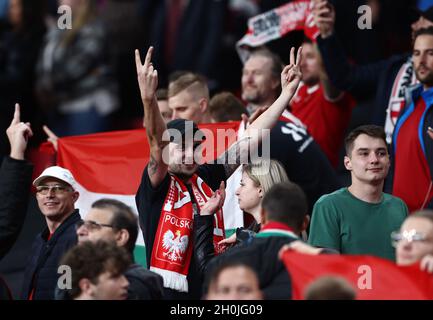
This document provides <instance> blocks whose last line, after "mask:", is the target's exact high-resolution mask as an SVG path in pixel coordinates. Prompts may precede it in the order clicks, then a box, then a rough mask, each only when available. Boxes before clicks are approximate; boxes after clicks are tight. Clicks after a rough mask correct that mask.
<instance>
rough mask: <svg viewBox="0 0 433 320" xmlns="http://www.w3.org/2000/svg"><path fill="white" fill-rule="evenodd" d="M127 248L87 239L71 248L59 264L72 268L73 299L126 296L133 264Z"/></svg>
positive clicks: (123, 298) (123, 297) (122, 297)
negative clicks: (127, 275)
mask: <svg viewBox="0 0 433 320" xmlns="http://www.w3.org/2000/svg"><path fill="white" fill-rule="evenodd" d="M130 263H131V261H130V256H129V254H128V253H127V252H126V251H125V249H124V248H120V247H118V246H116V244H115V243H110V242H107V241H96V242H95V243H92V242H85V243H82V244H80V245H79V246H76V247H74V248H72V249H71V250H69V251H68V252H67V253H66V254H65V256H64V257H63V258H62V260H61V262H60V264H61V265H63V266H67V267H69V268H70V271H71V276H72V279H71V280H72V281H71V288H70V289H68V291H69V295H70V296H71V297H72V299H74V300H125V299H126V298H127V297H128V294H127V289H128V284H129V283H128V280H127V279H126V278H125V276H124V273H125V271H126V269H127V268H128V266H129V265H130Z"/></svg>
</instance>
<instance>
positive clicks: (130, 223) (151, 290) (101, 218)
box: [77, 199, 163, 300]
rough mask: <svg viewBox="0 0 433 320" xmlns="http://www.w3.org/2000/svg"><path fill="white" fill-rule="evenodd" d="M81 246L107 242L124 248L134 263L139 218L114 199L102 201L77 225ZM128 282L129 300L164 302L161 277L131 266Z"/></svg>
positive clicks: (128, 270)
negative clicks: (82, 244)
mask: <svg viewBox="0 0 433 320" xmlns="http://www.w3.org/2000/svg"><path fill="white" fill-rule="evenodd" d="M77 236H78V242H79V243H83V242H85V241H91V242H96V241H100V240H105V241H109V242H114V243H116V244H117V246H119V247H122V248H125V249H126V250H127V252H128V253H129V255H130V257H131V260H133V251H134V248H135V242H136V240H137V236H138V223H137V217H136V215H135V214H134V213H133V212H132V209H131V208H130V207H129V206H127V205H126V204H124V203H123V202H120V201H118V200H115V199H100V200H97V201H95V202H94V203H93V204H92V208H91V209H90V211H89V212H88V213H87V215H86V219H85V220H80V221H79V222H78V223H77ZM124 275H125V277H126V278H127V279H128V281H129V287H128V300H158V299H162V294H163V289H162V288H163V281H162V277H161V276H160V275H158V274H156V273H154V272H151V271H149V270H146V269H144V268H143V267H141V266H140V265H138V264H134V263H131V264H130V265H129V266H128V268H127V270H126V271H125V273H124Z"/></svg>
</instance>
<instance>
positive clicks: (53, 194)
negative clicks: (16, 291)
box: [21, 166, 80, 300]
mask: <svg viewBox="0 0 433 320" xmlns="http://www.w3.org/2000/svg"><path fill="white" fill-rule="evenodd" d="M33 185H34V186H35V187H36V200H37V201H38V206H39V209H40V210H41V212H42V214H43V215H44V216H45V221H46V222H47V228H45V230H44V231H42V232H41V233H40V234H38V235H37V236H36V239H35V241H34V243H33V246H32V250H31V254H32V255H31V256H30V258H29V261H28V263H27V267H26V271H25V273H24V282H23V289H22V293H21V298H22V299H26V300H40V299H41V300H52V299H54V290H55V288H56V286H57V282H58V277H59V276H60V274H58V272H57V271H58V265H59V261H60V259H61V257H62V256H63V254H64V253H65V252H66V251H67V250H68V249H69V248H71V247H73V246H74V245H75V244H76V243H77V235H76V232H75V225H76V223H77V222H78V221H79V220H80V214H79V212H78V209H75V202H76V201H77V199H78V197H79V193H78V192H77V191H76V190H75V186H76V182H75V179H74V177H73V176H72V174H71V172H70V171H69V170H67V169H64V168H61V167H58V166H54V167H49V168H47V169H45V170H44V172H42V174H41V175H40V176H39V177H38V178H36V179H35V181H33Z"/></svg>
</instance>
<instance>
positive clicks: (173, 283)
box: [136, 47, 302, 299]
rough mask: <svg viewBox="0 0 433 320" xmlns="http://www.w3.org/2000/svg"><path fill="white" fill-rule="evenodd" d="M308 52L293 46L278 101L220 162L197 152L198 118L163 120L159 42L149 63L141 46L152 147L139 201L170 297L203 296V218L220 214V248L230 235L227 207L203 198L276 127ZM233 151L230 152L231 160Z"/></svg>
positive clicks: (150, 253) (151, 257) (154, 265)
mask: <svg viewBox="0 0 433 320" xmlns="http://www.w3.org/2000/svg"><path fill="white" fill-rule="evenodd" d="M301 51H302V50H301V49H300V50H298V53H297V58H296V60H295V52H294V48H292V50H291V53H290V64H289V65H288V66H287V67H285V68H284V69H283V72H282V73H281V87H282V88H283V90H282V92H281V94H280V95H279V97H278V98H277V100H276V101H275V102H274V103H273V104H272V105H271V106H269V108H268V109H267V110H266V111H265V112H264V113H263V114H262V115H261V116H259V117H258V118H257V119H256V120H255V121H254V122H253V123H252V124H251V125H250V126H249V127H248V129H246V131H245V133H244V135H243V137H241V138H240V139H239V140H238V141H237V142H236V143H235V144H234V145H233V146H232V147H231V148H230V149H229V150H228V151H227V152H226V153H224V154H223V155H222V158H219V159H218V161H217V163H218V164H203V165H200V166H199V165H198V163H199V162H200V161H201V159H200V157H197V156H199V155H200V154H198V153H197V152H196V151H197V149H196V148H197V147H198V146H199V145H200V143H201V142H202V141H203V139H202V137H203V134H202V133H201V132H200V131H199V130H198V127H197V125H196V124H195V123H193V122H192V121H188V120H184V119H175V120H172V121H170V122H169V123H168V124H167V125H166V124H165V123H164V121H163V119H162V116H161V113H160V111H159V109H158V105H157V102H156V96H155V91H156V88H157V86H158V73H157V71H156V70H155V69H154V67H153V65H152V63H151V57H152V52H153V48H152V47H151V48H149V50H148V52H147V55H146V58H145V62H144V65H143V64H142V62H141V59H140V55H139V52H138V50H137V51H136V67H137V75H138V82H139V86H140V93H141V98H142V101H143V106H144V121H145V124H146V134H147V138H148V142H149V148H150V160H149V163H148V164H147V166H146V168H145V169H144V171H143V176H142V180H141V184H140V187H139V189H138V191H137V194H136V203H137V208H138V212H139V218H140V225H141V228H142V231H143V237H144V241H145V243H146V256H147V261H148V264H149V265H150V270H151V271H154V272H156V273H158V274H160V275H161V276H162V277H163V278H164V287H165V289H166V290H165V293H166V298H168V299H173V298H174V299H182V298H189V299H194V298H196V299H199V298H200V296H201V285H202V273H201V272H200V270H199V268H198V265H197V264H196V260H197V257H195V252H196V251H197V250H193V244H194V237H195V236H196V235H198V234H199V233H200V227H201V225H205V226H206V222H207V220H208V219H211V220H213V219H215V220H213V221H214V246H215V249H216V250H218V246H217V242H218V241H219V240H222V239H223V237H224V227H223V225H222V214H221V212H218V213H217V214H215V215H214V214H213V213H214V212H210V213H209V212H206V210H205V209H204V205H205V204H206V203H207V201H208V199H209V198H210V197H211V196H212V195H213V193H214V192H213V190H217V189H218V190H217V193H222V192H223V189H224V181H226V179H227V178H228V177H230V175H231V174H232V173H233V172H234V171H235V170H236V168H237V167H238V166H239V164H240V155H241V154H246V155H248V154H253V152H254V151H255V149H256V148H257V146H258V144H259V142H260V141H261V137H262V133H263V131H262V130H270V129H271V128H272V127H273V126H274V125H275V124H276V122H277V121H278V118H279V117H280V115H281V114H282V112H283V111H284V109H285V107H286V106H287V104H288V103H289V102H290V100H291V98H292V97H293V95H294V93H295V91H296V89H297V87H298V85H299V82H300V80H301V77H302V75H301V73H300V71H299V63H300V60H301ZM167 129H169V130H167ZM167 133H169V134H168V135H167ZM167 136H169V139H167ZM164 137H165V138H164ZM193 137H194V138H193ZM198 150H200V149H198ZM227 155H230V157H229V161H227V160H226V159H227ZM232 155H235V157H233V156H232ZM233 158H235V159H233ZM234 160H235V161H234ZM221 163H223V164H221ZM202 209H203V210H202Z"/></svg>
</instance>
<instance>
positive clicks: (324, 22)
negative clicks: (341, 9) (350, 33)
mask: <svg viewBox="0 0 433 320" xmlns="http://www.w3.org/2000/svg"><path fill="white" fill-rule="evenodd" d="M313 17H314V23H315V24H316V26H317V28H318V29H319V31H320V36H321V37H322V38H323V39H324V38H327V37H329V36H330V35H331V34H332V33H333V32H334V25H335V10H334V7H333V6H332V4H330V3H329V2H328V1H327V0H315V1H314V7H313Z"/></svg>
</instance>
